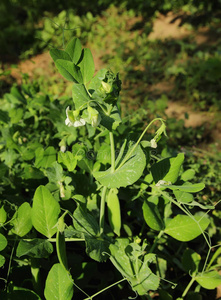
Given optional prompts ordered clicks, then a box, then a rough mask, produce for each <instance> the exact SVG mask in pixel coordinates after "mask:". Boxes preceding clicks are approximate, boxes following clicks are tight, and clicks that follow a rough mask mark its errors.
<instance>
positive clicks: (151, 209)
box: [142, 196, 164, 231]
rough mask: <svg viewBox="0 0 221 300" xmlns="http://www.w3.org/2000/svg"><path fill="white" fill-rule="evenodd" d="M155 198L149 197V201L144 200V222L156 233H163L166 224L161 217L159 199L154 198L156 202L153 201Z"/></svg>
mask: <svg viewBox="0 0 221 300" xmlns="http://www.w3.org/2000/svg"><path fill="white" fill-rule="evenodd" d="M152 198H153V197H149V198H148V199H145V200H144V203H143V207H142V209H143V215H144V220H145V222H146V223H147V225H148V226H149V227H150V228H152V229H154V230H156V231H161V230H163V229H164V222H163V220H162V218H161V216H160V213H159V210H158V207H157V204H158V197H157V196H154V198H155V200H157V203H155V202H156V201H152V200H153V199H152Z"/></svg>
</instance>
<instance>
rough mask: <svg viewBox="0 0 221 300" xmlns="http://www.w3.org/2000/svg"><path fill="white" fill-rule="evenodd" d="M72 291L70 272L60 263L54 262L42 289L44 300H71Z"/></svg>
mask: <svg viewBox="0 0 221 300" xmlns="http://www.w3.org/2000/svg"><path fill="white" fill-rule="evenodd" d="M73 292H74V290H73V282H72V278H71V276H70V274H69V273H68V272H67V271H66V270H65V268H64V267H63V266H62V265H61V264H54V265H53V267H52V268H51V270H50V271H49V273H48V276H47V279H46V284H45V290H44V295H45V298H46V300H71V299H72V296H73Z"/></svg>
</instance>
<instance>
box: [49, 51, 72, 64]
mask: <svg viewBox="0 0 221 300" xmlns="http://www.w3.org/2000/svg"><path fill="white" fill-rule="evenodd" d="M50 55H51V57H52V59H53V61H54V62H56V60H58V59H63V60H67V61H72V59H71V57H70V55H69V54H68V53H66V51H63V50H59V49H55V48H54V49H51V50H50Z"/></svg>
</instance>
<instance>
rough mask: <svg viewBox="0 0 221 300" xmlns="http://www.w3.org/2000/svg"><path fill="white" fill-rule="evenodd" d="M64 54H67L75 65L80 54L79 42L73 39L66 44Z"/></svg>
mask: <svg viewBox="0 0 221 300" xmlns="http://www.w3.org/2000/svg"><path fill="white" fill-rule="evenodd" d="M65 52H66V53H68V54H69V56H70V57H71V60H72V61H73V63H74V64H77V63H78V61H79V59H80V57H81V53H82V46H81V42H80V40H79V39H78V38H75V37H74V38H73V39H71V40H70V42H68V44H67V46H66V48H65Z"/></svg>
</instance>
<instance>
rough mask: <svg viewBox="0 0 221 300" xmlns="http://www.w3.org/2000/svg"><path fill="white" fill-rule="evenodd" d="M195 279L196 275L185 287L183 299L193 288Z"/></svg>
mask: <svg viewBox="0 0 221 300" xmlns="http://www.w3.org/2000/svg"><path fill="white" fill-rule="evenodd" d="M194 281H195V277H192V279H191V280H190V282H189V284H188V285H187V287H186V288H185V291H184V292H183V294H182V297H181V299H182V298H184V297H185V296H186V294H187V293H188V291H189V289H190V288H191V285H192V284H193V283H194Z"/></svg>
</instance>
